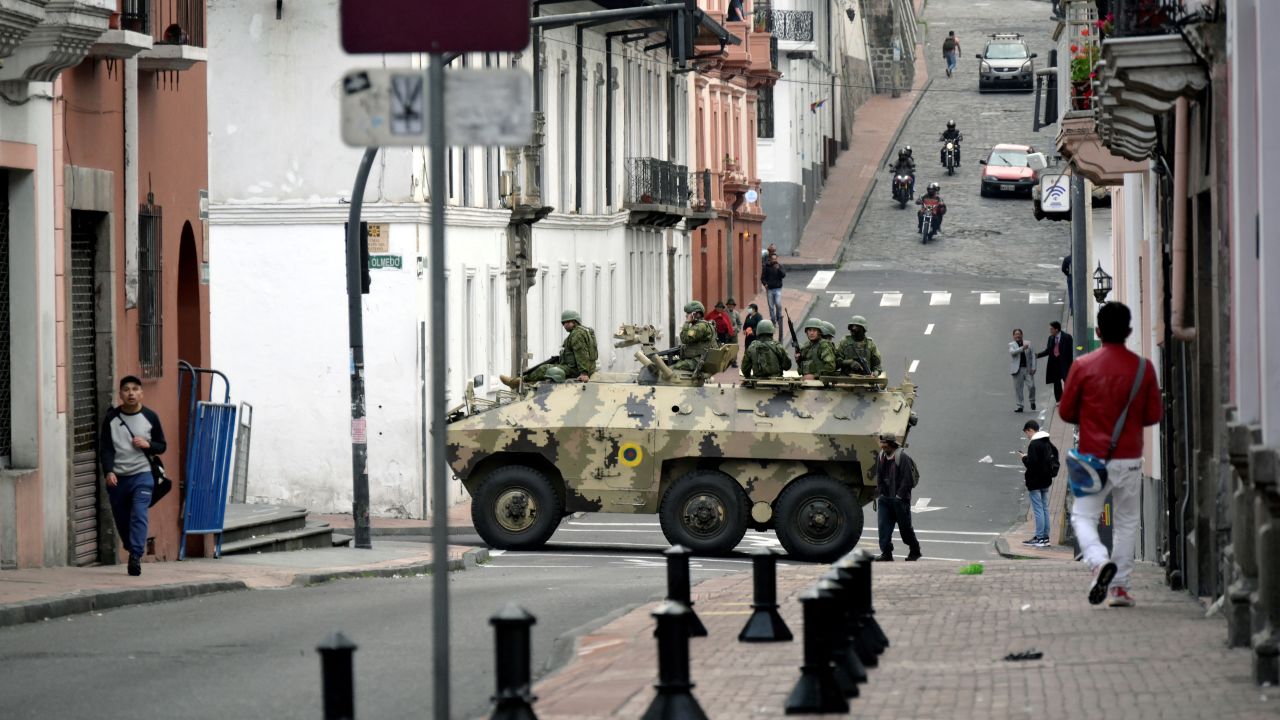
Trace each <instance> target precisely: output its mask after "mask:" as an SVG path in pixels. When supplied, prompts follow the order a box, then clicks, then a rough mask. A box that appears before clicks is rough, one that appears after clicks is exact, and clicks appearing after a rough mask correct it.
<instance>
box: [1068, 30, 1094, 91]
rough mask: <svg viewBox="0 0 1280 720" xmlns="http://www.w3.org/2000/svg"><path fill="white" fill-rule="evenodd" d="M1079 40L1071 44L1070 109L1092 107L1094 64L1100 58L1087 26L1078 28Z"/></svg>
mask: <svg viewBox="0 0 1280 720" xmlns="http://www.w3.org/2000/svg"><path fill="white" fill-rule="evenodd" d="M1080 36H1081V40H1080V41H1079V42H1077V43H1072V44H1071V65H1070V69H1071V109H1073V110H1089V109H1090V108H1092V107H1093V80H1094V78H1095V77H1096V75H1095V73H1094V70H1093V68H1094V66H1096V65H1097V64H1098V60H1099V59H1101V56H1102V54H1101V52H1099V50H1098V44H1097V43H1096V42H1094V40H1093V38H1091V37H1090V33H1089V28H1087V27H1086V28H1082V29H1081V30H1080Z"/></svg>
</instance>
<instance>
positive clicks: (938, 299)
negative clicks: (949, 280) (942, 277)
mask: <svg viewBox="0 0 1280 720" xmlns="http://www.w3.org/2000/svg"><path fill="white" fill-rule="evenodd" d="M929 304H930V305H950V304H951V293H949V292H946V291H943V290H934V291H930V292H929Z"/></svg>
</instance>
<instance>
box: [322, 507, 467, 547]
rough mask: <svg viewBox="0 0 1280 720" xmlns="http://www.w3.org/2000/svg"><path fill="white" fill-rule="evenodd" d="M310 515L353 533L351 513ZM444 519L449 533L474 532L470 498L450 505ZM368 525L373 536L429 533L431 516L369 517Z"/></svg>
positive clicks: (346, 533)
mask: <svg viewBox="0 0 1280 720" xmlns="http://www.w3.org/2000/svg"><path fill="white" fill-rule="evenodd" d="M310 517H311V518H313V519H314V520H317V521H319V522H326V523H329V527H331V528H333V529H334V531H335V532H338V533H340V534H342V535H353V534H355V527H356V524H355V518H353V517H352V516H351V513H333V514H327V515H315V514H313V515H311V516H310ZM446 519H447V521H448V523H449V534H450V535H473V534H475V531H476V529H475V527H474V526H473V525H472V524H471V498H467V499H466V500H463V501H462V502H460V503H458V504H456V505H453V506H451V507H450V508H449V513H448V515H447V517H446ZM369 525H370V528H369V531H370V533H371V534H372V535H373V536H374V537H388V536H395V535H430V534H431V518H427V519H426V520H415V519H412V518H385V517H371V518H369Z"/></svg>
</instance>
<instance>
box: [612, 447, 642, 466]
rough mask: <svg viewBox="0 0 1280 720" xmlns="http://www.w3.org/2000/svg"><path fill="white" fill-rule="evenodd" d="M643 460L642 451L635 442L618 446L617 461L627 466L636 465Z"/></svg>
mask: <svg viewBox="0 0 1280 720" xmlns="http://www.w3.org/2000/svg"><path fill="white" fill-rule="evenodd" d="M642 460H644V451H643V450H641V449H640V446H639V445H637V444H635V443H627V444H625V445H623V446H622V447H620V448H618V462H620V463H622V464H623V465H626V466H627V467H636V466H637V465H639V464H640V462H641V461H642Z"/></svg>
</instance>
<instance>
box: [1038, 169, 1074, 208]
mask: <svg viewBox="0 0 1280 720" xmlns="http://www.w3.org/2000/svg"><path fill="white" fill-rule="evenodd" d="M1040 210H1041V212H1047V213H1050V212H1054V213H1058V212H1071V176H1070V175H1067V174H1065V173H1056V174H1048V173H1045V174H1042V175H1041V176H1040Z"/></svg>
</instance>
